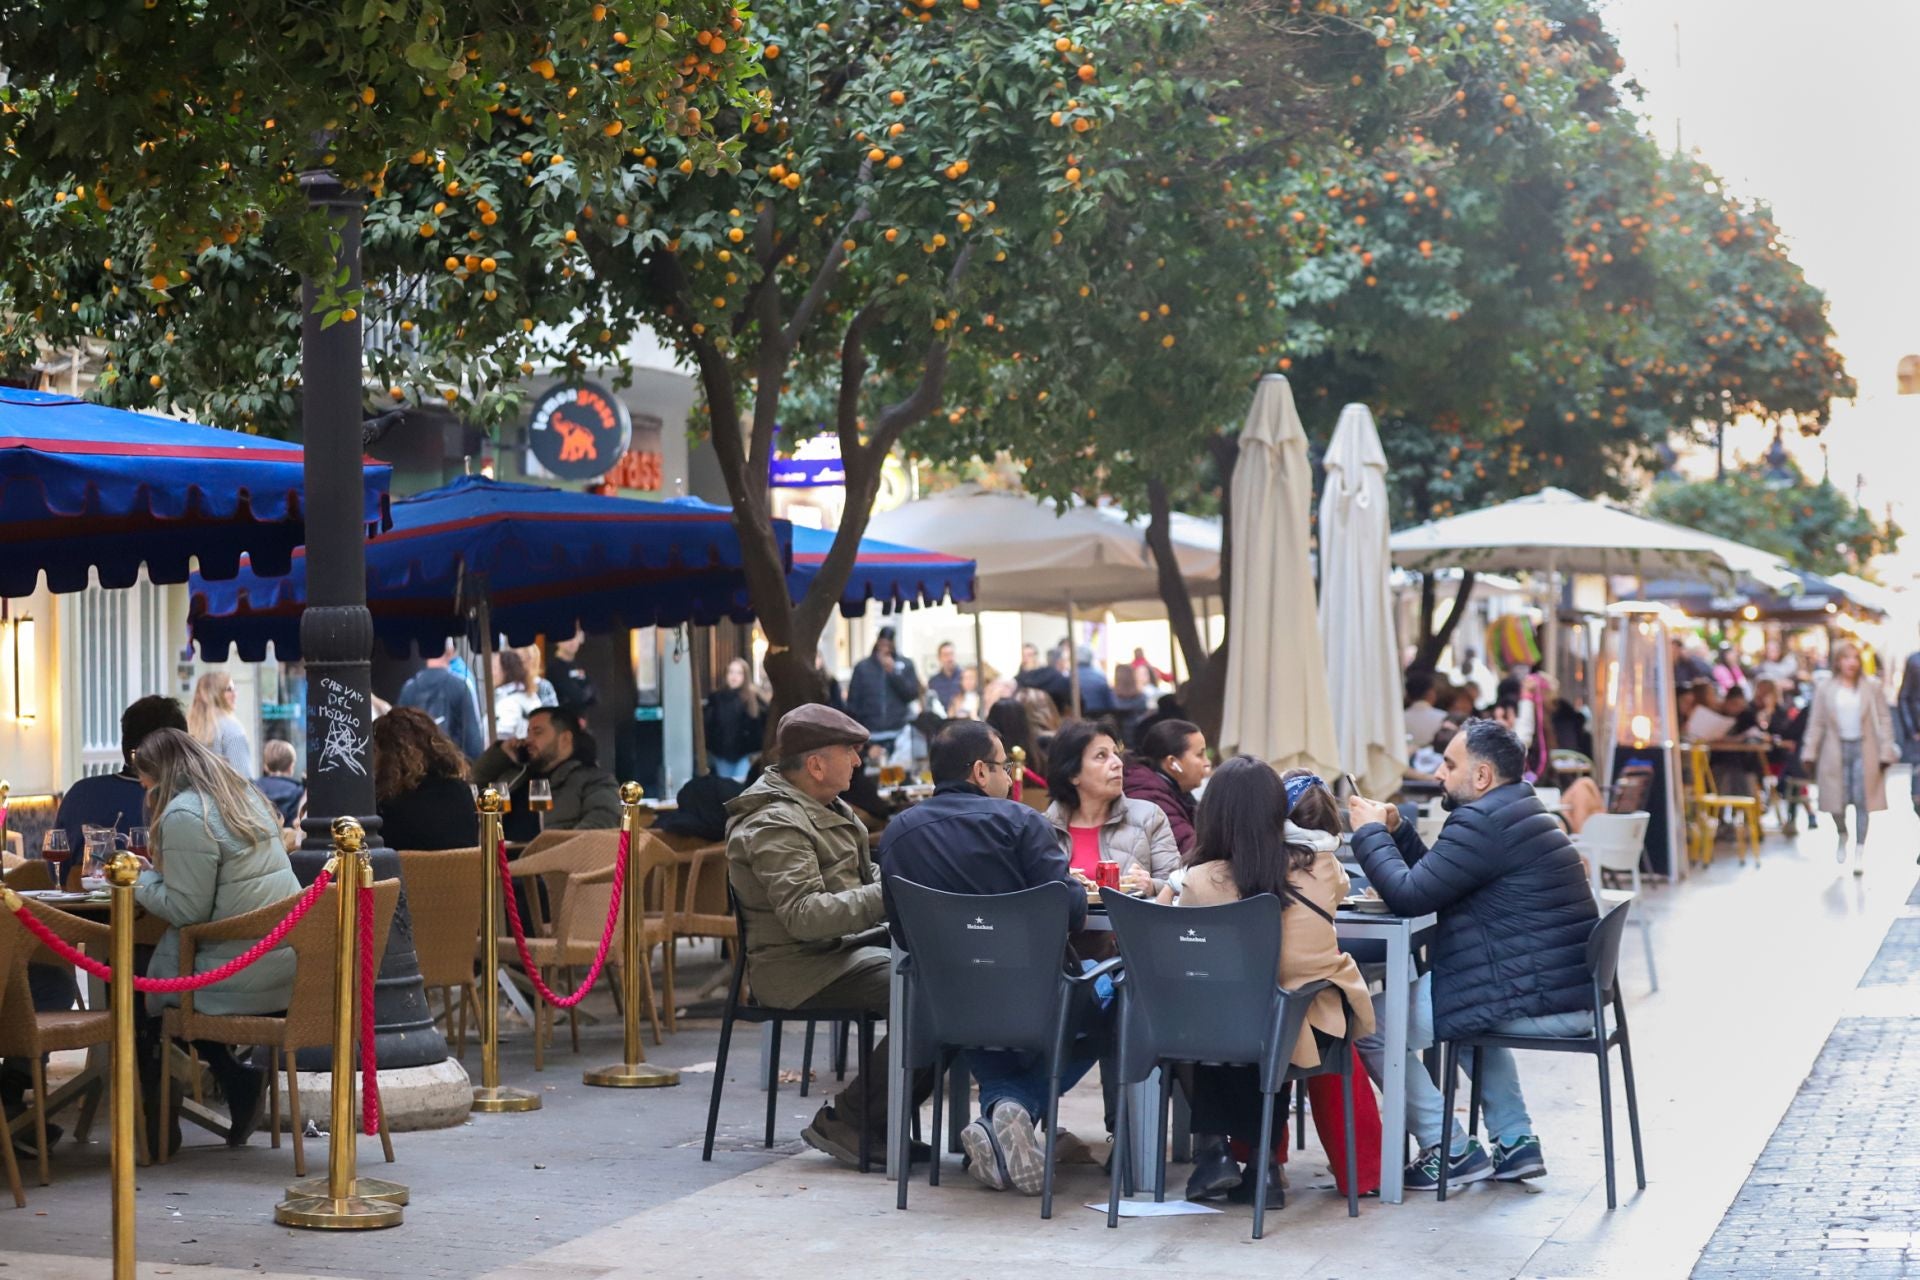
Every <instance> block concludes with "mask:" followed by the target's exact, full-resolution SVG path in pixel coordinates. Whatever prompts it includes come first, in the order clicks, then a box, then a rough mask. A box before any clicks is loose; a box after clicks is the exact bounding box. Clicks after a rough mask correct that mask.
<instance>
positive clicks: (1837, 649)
mask: <svg viewBox="0 0 1920 1280" xmlns="http://www.w3.org/2000/svg"><path fill="white" fill-rule="evenodd" d="M1831 665H1832V668H1833V675H1832V677H1831V678H1830V679H1828V680H1827V681H1826V682H1825V683H1823V684H1822V685H1821V686H1820V687H1819V688H1818V689H1817V690H1815V691H1814V695H1813V707H1812V708H1811V710H1809V711H1808V713H1807V737H1806V741H1805V742H1804V743H1803V744H1802V745H1801V747H1800V758H1801V759H1802V760H1804V761H1806V762H1807V763H1808V764H1809V765H1811V766H1813V781H1814V785H1815V786H1816V787H1818V788H1819V789H1820V808H1821V810H1822V811H1823V812H1825V813H1828V814H1831V815H1832V817H1833V829H1834V833H1835V841H1836V843H1835V845H1834V850H1833V856H1834V860H1835V861H1837V862H1839V863H1842V864H1844V863H1845V862H1846V861H1847V845H1848V841H1849V832H1848V829H1847V806H1848V805H1852V806H1853V821H1854V825H1853V830H1852V832H1851V840H1852V844H1853V874H1855V875H1856V876H1857V875H1861V874H1863V873H1864V872H1865V870H1866V866H1865V863H1866V854H1867V819H1868V816H1869V815H1870V814H1875V813H1880V812H1882V811H1884V810H1885V809H1886V807H1887V767H1888V766H1889V765H1891V764H1893V762H1894V761H1896V760H1898V759H1899V758H1900V752H1899V748H1898V747H1897V746H1896V745H1895V743H1894V740H1893V717H1892V716H1891V715H1890V714H1889V713H1888V711H1887V697H1886V694H1884V693H1882V692H1881V690H1880V682H1879V681H1878V680H1876V679H1874V678H1873V677H1872V676H1870V675H1867V674H1866V673H1865V671H1864V669H1863V668H1862V665H1861V662H1860V650H1859V648H1858V647H1857V646H1856V645H1855V644H1854V643H1853V641H1851V640H1842V641H1841V642H1840V643H1839V644H1836V645H1835V646H1833V657H1832V661H1831Z"/></svg>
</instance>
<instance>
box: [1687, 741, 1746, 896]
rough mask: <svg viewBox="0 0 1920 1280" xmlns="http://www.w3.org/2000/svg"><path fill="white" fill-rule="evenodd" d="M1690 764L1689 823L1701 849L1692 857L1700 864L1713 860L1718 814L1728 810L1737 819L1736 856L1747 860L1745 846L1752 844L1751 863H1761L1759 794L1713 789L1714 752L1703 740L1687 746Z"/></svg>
mask: <svg viewBox="0 0 1920 1280" xmlns="http://www.w3.org/2000/svg"><path fill="white" fill-rule="evenodd" d="M1687 755H1688V760H1689V764H1690V767H1689V768H1688V770H1687V783H1688V795H1689V797H1690V800H1691V803H1690V805H1689V809H1690V818H1691V822H1690V825H1691V826H1692V827H1694V828H1696V829H1697V832H1698V836H1697V838H1698V841H1699V845H1700V849H1701V852H1700V854H1699V856H1697V857H1696V858H1695V861H1697V862H1699V863H1701V864H1702V865H1710V864H1711V863H1712V862H1713V845H1714V840H1715V837H1716V836H1717V835H1718V833H1719V824H1720V818H1721V815H1723V814H1725V813H1727V812H1728V811H1731V812H1732V813H1733V814H1734V815H1735V817H1737V818H1738V819H1739V822H1740V844H1739V845H1738V846H1737V852H1736V854H1735V856H1736V857H1737V858H1738V859H1739V861H1740V862H1741V863H1742V864H1745V862H1746V860H1747V846H1748V845H1749V844H1750V845H1752V847H1753V865H1754V866H1756V867H1757V866H1759V865H1760V797H1759V796H1755V795H1745V796H1736V795H1720V794H1718V793H1717V792H1715V791H1714V789H1713V752H1712V749H1711V748H1709V747H1708V746H1706V745H1705V744H1704V743H1694V744H1692V745H1691V746H1689V747H1688V748H1687Z"/></svg>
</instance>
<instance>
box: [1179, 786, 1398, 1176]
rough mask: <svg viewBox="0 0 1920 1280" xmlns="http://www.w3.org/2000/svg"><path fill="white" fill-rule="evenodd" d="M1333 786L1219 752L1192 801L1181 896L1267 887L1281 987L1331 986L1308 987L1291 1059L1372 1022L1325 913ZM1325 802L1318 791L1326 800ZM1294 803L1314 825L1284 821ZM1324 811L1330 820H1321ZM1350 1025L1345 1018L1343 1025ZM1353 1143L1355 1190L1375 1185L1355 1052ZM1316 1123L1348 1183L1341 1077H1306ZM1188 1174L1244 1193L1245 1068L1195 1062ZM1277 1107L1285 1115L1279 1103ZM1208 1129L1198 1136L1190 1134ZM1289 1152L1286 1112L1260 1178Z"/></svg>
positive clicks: (1331, 899) (1333, 865)
mask: <svg viewBox="0 0 1920 1280" xmlns="http://www.w3.org/2000/svg"><path fill="white" fill-rule="evenodd" d="M1332 800H1333V797H1332V793H1331V792H1329V791H1327V787H1326V784H1325V783H1323V782H1321V781H1320V779H1319V778H1317V777H1315V776H1314V775H1313V774H1311V773H1307V772H1305V771H1304V770H1296V771H1294V772H1293V773H1292V774H1290V775H1288V777H1287V778H1286V779H1284V780H1283V779H1282V778H1281V777H1280V775H1279V774H1277V773H1275V772H1274V771H1273V767H1272V766H1271V765H1269V764H1267V763H1266V762H1265V761H1263V760H1258V759H1255V758H1253V757H1249V756H1242V757H1238V758H1236V759H1233V760H1229V761H1227V762H1226V763H1225V764H1223V765H1221V766H1220V768H1219V769H1218V770H1216V771H1215V772H1214V775H1213V781H1212V782H1210V783H1208V784H1207V798H1206V802H1205V803H1204V804H1202V805H1201V806H1200V812H1199V824H1198V826H1197V827H1196V829H1195V833H1194V846H1193V851H1192V852H1191V853H1189V854H1188V855H1187V874H1186V885H1185V887H1184V888H1183V889H1182V891H1181V894H1180V905H1181V906H1183V907H1210V906H1218V905H1220V904H1222V903H1227V902H1237V901H1239V900H1241V899H1242V898H1250V897H1253V896H1255V895H1256V894H1262V893H1270V894H1272V895H1273V896H1274V897H1276V898H1278V899H1279V900H1280V904H1281V911H1282V914H1281V928H1280V972H1279V974H1278V975H1277V976H1278V980H1279V983H1280V985H1281V986H1282V987H1285V988H1286V989H1288V990H1297V989H1298V988H1300V987H1302V986H1304V985H1306V984H1307V983H1310V982H1317V981H1321V980H1323V979H1324V980H1326V981H1328V982H1331V983H1332V984H1333V987H1332V988H1331V989H1329V990H1326V991H1322V992H1321V993H1320V994H1319V995H1317V996H1315V997H1314V1000H1313V1004H1312V1005H1311V1006H1309V1008H1308V1010H1307V1021H1306V1025H1305V1026H1304V1027H1302V1028H1301V1030H1300V1038H1299V1039H1298V1040H1297V1041H1296V1042H1295V1043H1294V1045H1293V1056H1292V1062H1293V1065H1295V1066H1300V1067H1312V1066H1318V1065H1319V1064H1320V1061H1321V1055H1322V1054H1324V1053H1325V1052H1326V1051H1327V1050H1328V1048H1329V1047H1330V1046H1332V1045H1334V1044H1336V1043H1337V1042H1338V1041H1339V1040H1340V1039H1341V1038H1342V1037H1344V1036H1346V1035H1347V1033H1348V1031H1349V1030H1351V1031H1352V1033H1353V1035H1354V1037H1355V1038H1358V1037H1360V1036H1363V1035H1367V1034H1370V1033H1371V1032H1372V1030H1373V1001H1372V1000H1371V999H1370V998H1369V996H1368V994H1367V984H1366V981H1365V980H1364V979H1363V978H1362V977H1361V976H1360V966H1359V965H1357V964H1355V963H1354V961H1353V958H1352V957H1351V956H1348V955H1345V954H1343V953H1342V952H1341V950H1340V940H1339V938H1338V937H1337V936H1336V935H1335V933H1334V927H1333V913H1334V912H1335V911H1336V910H1338V909H1339V906H1340V902H1341V900H1342V899H1343V898H1345V897H1346V896H1347V887H1348V882H1347V873H1346V872H1345V871H1344V870H1342V869H1341V866H1340V863H1339V861H1338V860H1337V859H1336V858H1335V857H1334V852H1335V851H1336V850H1337V849H1338V848H1339V847H1340V837H1339V834H1338V832H1339V814H1338V810H1337V809H1335V808H1333V807H1332ZM1323 801H1324V802H1323ZM1296 808H1298V809H1299V810H1300V811H1301V812H1300V816H1301V817H1302V818H1304V819H1306V820H1307V821H1308V822H1311V823H1313V825H1312V826H1305V825H1296V824H1293V823H1291V822H1289V815H1290V814H1291V813H1292V812H1293V811H1294V810H1295V809H1296ZM1329 818H1331V823H1330V824H1329V825H1331V827H1332V830H1331V831H1328V830H1326V829H1325V826H1323V825H1322V824H1323V823H1325V822H1326V820H1327V819H1329ZM1349 1024H1351V1025H1349ZM1353 1074H1354V1080H1353V1118H1354V1148H1355V1154H1356V1157H1357V1159H1356V1164H1357V1165H1358V1171H1359V1176H1360V1185H1359V1188H1358V1191H1359V1194H1361V1195H1367V1194H1370V1193H1372V1192H1373V1191H1376V1190H1378V1189H1379V1186H1380V1110H1379V1106H1378V1104H1377V1103H1376V1101H1375V1100H1374V1096H1373V1089H1372V1088H1371V1086H1370V1085H1369V1083H1368V1078H1367V1073H1366V1071H1365V1069H1364V1068H1363V1067H1361V1066H1360V1065H1359V1058H1358V1057H1357V1055H1356V1057H1355V1059H1354V1073H1353ZM1307 1094H1308V1096H1309V1097H1310V1098H1311V1099H1312V1101H1313V1120H1314V1128H1315V1129H1317V1130H1318V1131H1319V1134H1320V1143H1321V1146H1322V1147H1323V1148H1325V1150H1326V1154H1327V1159H1328V1161H1329V1162H1330V1163H1331V1164H1332V1165H1333V1174H1334V1181H1335V1183H1336V1184H1337V1185H1338V1186H1339V1188H1340V1191H1341V1193H1342V1194H1345V1192H1346V1189H1347V1188H1346V1181H1347V1167H1346V1145H1345V1143H1346V1131H1345V1128H1344V1127H1343V1125H1342V1121H1341V1103H1340V1081H1339V1078H1338V1077H1337V1076H1316V1077H1314V1078H1313V1079H1311V1080H1309V1081H1308V1082H1307ZM1192 1101H1193V1131H1194V1134H1195V1135H1196V1136H1195V1150H1196V1152H1197V1154H1196V1155H1195V1157H1194V1169H1193V1176H1192V1177H1191V1178H1189V1179H1188V1180H1187V1199H1189V1200H1204V1199H1208V1198H1211V1197H1214V1196H1220V1195H1226V1194H1228V1193H1229V1192H1232V1191H1234V1190H1236V1189H1238V1188H1241V1187H1242V1186H1243V1184H1244V1186H1245V1188H1246V1190H1247V1194H1248V1195H1249V1197H1250V1196H1251V1188H1252V1185H1253V1178H1252V1177H1251V1176H1249V1171H1243V1170H1242V1169H1241V1167H1240V1162H1245V1161H1250V1160H1253V1159H1256V1158H1260V1157H1257V1156H1256V1155H1255V1153H1254V1151H1253V1144H1254V1143H1255V1142H1257V1141H1259V1133H1260V1089H1259V1080H1258V1077H1257V1075H1256V1073H1255V1071H1254V1068H1252V1067H1206V1066H1196V1067H1195V1068H1194V1069H1193V1091H1192ZM1281 1114H1282V1115H1284V1114H1285V1109H1284V1107H1283V1108H1282V1109H1281ZM1203 1133H1204V1134H1206V1135H1208V1136H1207V1137H1205V1138H1201V1137H1200V1136H1198V1135H1201V1134H1203ZM1286 1154H1287V1133H1286V1125H1285V1122H1284V1120H1283V1121H1282V1122H1281V1125H1280V1129H1279V1132H1278V1134H1277V1135H1275V1145H1274V1150H1273V1152H1272V1153H1269V1154H1268V1155H1267V1156H1266V1157H1265V1158H1268V1159H1272V1160H1274V1161H1275V1165H1274V1166H1272V1167H1270V1169H1269V1172H1268V1175H1267V1184H1268V1186H1269V1187H1270V1188H1272V1189H1274V1191H1277V1190H1278V1189H1279V1188H1280V1186H1281V1185H1282V1184H1281V1181H1280V1172H1279V1169H1278V1167H1277V1166H1278V1162H1279V1161H1284V1160H1285V1159H1286Z"/></svg>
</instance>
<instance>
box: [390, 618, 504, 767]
mask: <svg viewBox="0 0 1920 1280" xmlns="http://www.w3.org/2000/svg"><path fill="white" fill-rule="evenodd" d="M453 659H454V653H453V641H451V640H449V641H447V644H446V647H445V648H444V649H442V650H441V652H440V656H439V657H437V658H428V659H427V665H426V666H424V667H422V668H420V670H418V671H416V672H414V673H413V674H412V675H411V676H409V677H408V678H407V682H406V683H405V684H403V685H401V686H400V697H399V698H398V699H397V700H396V701H395V702H394V705H395V706H397V707H414V708H417V709H418V710H421V711H424V712H426V713H427V714H428V715H429V716H431V717H432V718H433V722H434V723H435V724H436V725H438V726H440V732H442V733H444V734H446V735H447V736H448V737H449V738H451V739H453V745H454V746H456V747H458V748H460V753H461V754H462V755H464V756H466V757H467V759H469V760H471V759H473V758H474V757H476V756H478V755H479V754H480V752H481V750H482V748H484V747H485V745H486V736H487V735H486V734H485V732H484V731H482V729H481V727H480V710H479V708H478V707H477V706H475V705H474V701H473V690H472V689H471V688H470V687H468V685H467V682H466V681H465V680H462V679H461V678H460V677H459V676H457V675H455V674H453V671H452V670H451V666H452V663H453Z"/></svg>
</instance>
